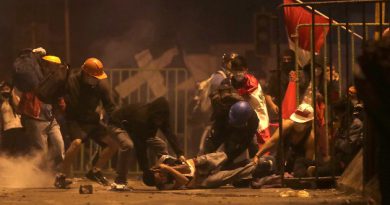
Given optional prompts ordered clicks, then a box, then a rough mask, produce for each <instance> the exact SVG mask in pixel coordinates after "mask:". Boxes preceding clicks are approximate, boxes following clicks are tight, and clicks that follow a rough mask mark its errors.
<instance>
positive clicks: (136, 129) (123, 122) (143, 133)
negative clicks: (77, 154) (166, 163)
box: [112, 97, 184, 182]
mask: <svg viewBox="0 0 390 205" xmlns="http://www.w3.org/2000/svg"><path fill="white" fill-rule="evenodd" d="M112 122H113V123H114V124H116V125H117V126H121V127H122V128H123V129H124V130H126V131H127V133H128V134H129V136H130V139H131V140H132V141H133V142H134V147H135V150H136V156H137V160H138V164H139V166H140V168H141V170H142V171H146V170H148V169H149V168H150V165H149V160H148V158H147V148H151V149H152V150H153V151H154V152H155V153H156V154H157V157H161V156H162V155H166V154H168V147H167V144H166V143H165V142H164V141H163V140H162V139H161V138H159V137H157V136H156V134H157V131H158V130H160V131H161V132H162V133H163V134H164V135H165V138H166V139H167V140H168V142H169V144H170V145H171V146H172V149H173V150H174V152H175V153H176V155H177V156H178V158H184V157H183V151H182V150H181V149H180V148H179V146H178V142H177V138H176V135H175V134H173V133H172V132H171V129H170V126H169V104H168V101H167V100H166V99H165V98H164V97H160V98H157V99H156V100H154V101H153V102H151V103H148V104H144V105H142V104H130V105H127V106H124V107H122V108H121V109H119V110H116V111H115V112H114V113H113V115H112ZM120 155H123V156H126V157H122V159H123V162H118V167H117V173H118V177H117V179H116V180H115V181H116V182H122V181H124V180H126V177H127V170H128V167H127V165H128V164H129V161H128V160H130V158H129V157H130V153H129V152H127V153H121V152H120Z"/></svg>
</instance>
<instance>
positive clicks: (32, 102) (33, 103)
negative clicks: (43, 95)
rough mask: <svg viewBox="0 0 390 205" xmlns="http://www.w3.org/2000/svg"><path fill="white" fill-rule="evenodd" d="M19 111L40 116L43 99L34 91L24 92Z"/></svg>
mask: <svg viewBox="0 0 390 205" xmlns="http://www.w3.org/2000/svg"><path fill="white" fill-rule="evenodd" d="M18 111H19V113H21V114H23V115H27V116H30V117H33V118H37V117H39V113H40V112H41V101H40V100H39V99H38V97H37V96H36V95H34V94H33V93H32V92H27V93H23V94H22V97H21V99H20V103H19V106H18Z"/></svg>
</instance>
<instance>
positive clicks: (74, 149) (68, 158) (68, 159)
mask: <svg viewBox="0 0 390 205" xmlns="http://www.w3.org/2000/svg"><path fill="white" fill-rule="evenodd" d="M81 143H82V141H81V139H75V140H73V141H72V143H71V144H70V146H69V148H68V149H67V150H66V152H65V158H64V161H63V162H62V167H61V170H62V172H63V173H65V174H69V173H70V166H71V164H72V162H73V161H74V159H75V157H76V154H77V153H78V151H79V150H80V147H81Z"/></svg>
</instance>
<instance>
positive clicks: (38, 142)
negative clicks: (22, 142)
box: [23, 117, 65, 170]
mask: <svg viewBox="0 0 390 205" xmlns="http://www.w3.org/2000/svg"><path fill="white" fill-rule="evenodd" d="M23 126H24V127H25V130H26V136H27V137H30V139H31V146H32V148H33V150H35V151H38V152H41V153H43V154H44V156H45V158H46V160H47V161H48V162H49V163H52V164H51V165H52V167H53V168H54V169H55V170H56V169H58V166H59V164H60V163H61V162H62V161H63V159H64V156H65V148H64V140H63V139H62V134H61V131H60V126H59V125H58V123H57V121H56V119H53V120H51V121H43V120H36V119H33V118H30V117H24V119H23Z"/></svg>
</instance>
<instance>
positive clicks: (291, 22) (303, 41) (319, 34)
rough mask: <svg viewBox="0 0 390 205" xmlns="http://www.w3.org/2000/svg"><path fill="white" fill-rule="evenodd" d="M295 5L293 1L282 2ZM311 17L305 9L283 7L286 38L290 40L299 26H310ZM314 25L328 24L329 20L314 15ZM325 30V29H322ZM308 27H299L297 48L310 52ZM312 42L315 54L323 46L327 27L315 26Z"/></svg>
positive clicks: (309, 28)
mask: <svg viewBox="0 0 390 205" xmlns="http://www.w3.org/2000/svg"><path fill="white" fill-rule="evenodd" d="M291 3H297V2H295V1H294V0H284V4H291ZM311 20H312V16H311V10H307V9H306V7H284V21H285V24H286V28H287V32H288V37H289V38H290V39H293V38H292V35H293V34H295V32H296V27H297V26H298V25H299V24H311V23H312V22H311ZM314 21H315V23H328V22H329V20H328V19H327V18H325V17H322V16H320V15H318V14H315V17H314ZM324 28H325V29H324ZM310 30H311V27H310V26H303V27H300V29H299V31H298V33H299V40H298V41H299V47H300V48H302V49H304V50H307V51H310V50H311V47H310V35H311V34H310ZM314 30H315V31H314V35H315V37H314V40H315V41H314V42H315V52H317V53H318V52H319V51H320V50H321V47H322V45H323V44H324V39H325V37H326V34H327V33H328V30H329V27H323V26H315V28H314Z"/></svg>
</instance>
